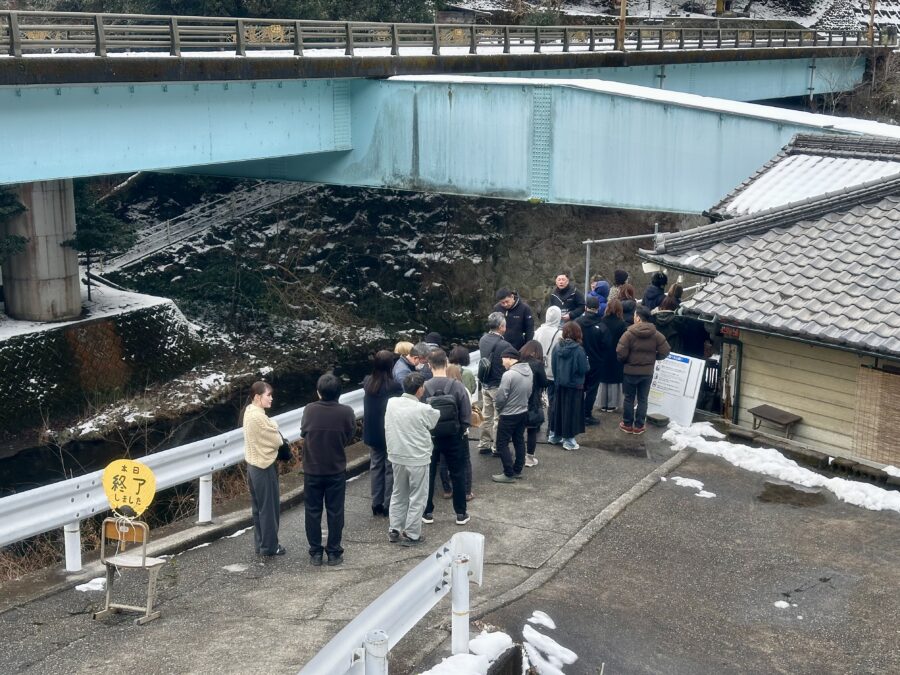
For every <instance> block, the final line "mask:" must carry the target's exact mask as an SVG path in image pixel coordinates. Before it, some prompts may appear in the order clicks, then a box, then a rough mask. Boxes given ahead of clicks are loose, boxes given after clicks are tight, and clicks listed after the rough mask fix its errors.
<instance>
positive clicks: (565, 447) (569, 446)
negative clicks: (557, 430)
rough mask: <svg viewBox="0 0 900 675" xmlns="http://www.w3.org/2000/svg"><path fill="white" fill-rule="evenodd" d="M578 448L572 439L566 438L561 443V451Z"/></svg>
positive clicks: (576, 442)
mask: <svg viewBox="0 0 900 675" xmlns="http://www.w3.org/2000/svg"><path fill="white" fill-rule="evenodd" d="M580 447H581V446H580V445H578V441H576V440H575V439H574V438H567V439H566V440H564V441H563V450H577V449H578V448H580Z"/></svg>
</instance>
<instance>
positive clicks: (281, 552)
mask: <svg viewBox="0 0 900 675" xmlns="http://www.w3.org/2000/svg"><path fill="white" fill-rule="evenodd" d="M285 553H287V549H286V548H285V547H284V546H282V545H281V544H278V548H276V549H275V553H266V554H264V555H265V556H266V557H268V558H271V557H272V556H273V555H284V554H285Z"/></svg>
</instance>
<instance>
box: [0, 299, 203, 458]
mask: <svg viewBox="0 0 900 675" xmlns="http://www.w3.org/2000/svg"><path fill="white" fill-rule="evenodd" d="M206 355H207V350H206V348H205V347H204V346H203V344H202V343H201V342H200V341H199V340H198V339H197V338H196V337H195V336H194V335H193V333H192V331H191V329H190V327H189V325H188V323H187V321H186V320H185V319H184V317H183V316H182V314H181V312H180V311H179V310H178V308H177V307H175V305H174V303H172V302H163V303H162V304H157V305H152V306H147V307H140V308H138V309H134V310H132V311H127V312H124V313H121V314H115V315H112V316H104V317H100V318H96V319H88V320H85V321H78V322H72V323H66V324H63V325H60V326H59V327H58V328H48V327H43V328H42V329H40V330H36V331H34V332H26V333H21V334H19V335H15V336H12V337H9V338H7V339H4V340H3V341H0V430H2V431H0V444H2V445H3V446H8V445H10V444H16V445H18V444H19V443H18V442H17V443H13V439H16V437H17V436H18V435H21V434H22V432H23V431H24V430H27V429H40V428H43V427H44V425H45V424H47V423H48V422H50V423H53V424H56V423H57V422H59V421H60V419H69V418H72V417H75V416H78V415H80V414H82V413H84V412H87V411H89V410H90V409H91V408H93V407H96V406H98V405H100V404H102V403H104V402H107V401H110V400H114V399H116V398H118V397H120V396H122V395H123V394H125V393H128V392H130V391H133V390H135V389H139V388H141V387H143V386H145V385H146V384H148V383H151V382H156V381H159V380H161V379H165V378H167V377H171V376H174V375H177V374H179V373H181V372H183V371H185V370H186V369H188V368H190V367H191V366H193V365H194V364H195V363H196V362H198V361H199V360H201V359H203V358H204V357H205V356H206ZM16 440H17V441H21V440H22V439H21V438H19V439H16ZM36 440H37V439H32V441H36Z"/></svg>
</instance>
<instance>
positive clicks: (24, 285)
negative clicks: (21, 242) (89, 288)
mask: <svg viewBox="0 0 900 675" xmlns="http://www.w3.org/2000/svg"><path fill="white" fill-rule="evenodd" d="M15 192H16V194H17V196H18V198H19V201H20V202H22V204H24V205H25V208H26V210H25V211H24V212H23V213H20V214H19V215H17V216H15V217H14V218H12V219H11V220H10V221H9V222H7V224H6V234H10V235H19V236H21V237H25V238H27V239H28V243H27V244H26V245H25V250H24V251H23V252H22V253H19V254H18V255H14V256H12V257H11V258H9V259H8V260H6V261H4V263H3V294H4V298H5V302H6V313H7V314H8V315H9V316H11V317H12V318H14V319H20V320H24V321H62V320H66V319H73V318H77V317H78V316H79V315H80V314H81V284H80V281H79V279H78V254H77V253H76V252H75V249H73V248H71V247H70V246H63V245H62V243H63V242H64V241H66V240H68V239H72V237H74V236H75V197H74V193H73V191H72V180H71V179H65V180H50V181H41V182H37V183H23V184H21V185H18V186H16V188H15Z"/></svg>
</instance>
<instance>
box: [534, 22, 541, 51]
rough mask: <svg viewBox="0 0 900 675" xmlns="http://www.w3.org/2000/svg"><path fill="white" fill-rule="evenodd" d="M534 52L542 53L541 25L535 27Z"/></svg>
mask: <svg viewBox="0 0 900 675" xmlns="http://www.w3.org/2000/svg"><path fill="white" fill-rule="evenodd" d="M534 53H535V54H540V53H541V27H540V26H535V27H534Z"/></svg>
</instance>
